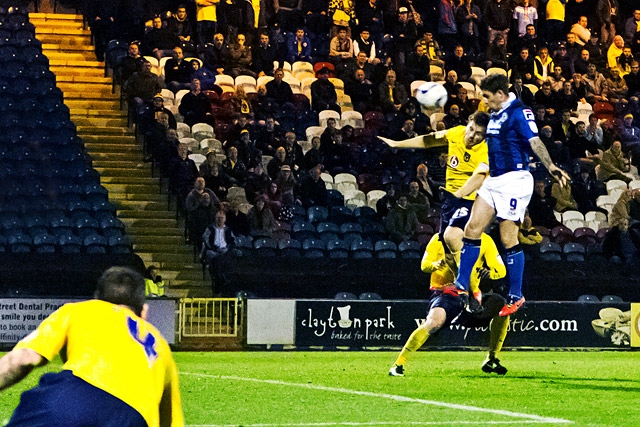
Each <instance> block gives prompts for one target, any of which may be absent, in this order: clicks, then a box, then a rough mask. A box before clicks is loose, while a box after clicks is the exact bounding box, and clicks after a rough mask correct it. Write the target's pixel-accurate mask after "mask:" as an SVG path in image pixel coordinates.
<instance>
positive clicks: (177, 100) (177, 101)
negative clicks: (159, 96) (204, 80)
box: [173, 89, 189, 107]
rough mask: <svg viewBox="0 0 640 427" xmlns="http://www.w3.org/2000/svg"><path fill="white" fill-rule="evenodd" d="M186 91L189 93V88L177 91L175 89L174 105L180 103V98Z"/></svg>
mask: <svg viewBox="0 0 640 427" xmlns="http://www.w3.org/2000/svg"><path fill="white" fill-rule="evenodd" d="M188 93H189V89H180V90H179V91H177V92H176V97H175V101H173V105H175V106H176V107H178V106H180V103H181V102H182V98H183V97H184V96H185V95H186V94H188Z"/></svg>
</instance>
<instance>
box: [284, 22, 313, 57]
mask: <svg viewBox="0 0 640 427" xmlns="http://www.w3.org/2000/svg"><path fill="white" fill-rule="evenodd" d="M311 53H312V48H311V39H309V37H307V35H306V34H305V31H304V29H303V28H298V29H297V30H296V34H295V36H293V37H291V38H289V40H288V41H287V61H288V62H289V63H291V64H293V63H294V62H297V61H305V62H311V60H312V58H311Z"/></svg>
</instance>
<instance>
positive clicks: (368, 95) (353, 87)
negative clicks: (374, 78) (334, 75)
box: [344, 69, 378, 115]
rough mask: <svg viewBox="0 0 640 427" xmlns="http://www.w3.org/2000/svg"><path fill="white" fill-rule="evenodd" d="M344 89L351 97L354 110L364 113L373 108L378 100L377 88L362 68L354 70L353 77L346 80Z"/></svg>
mask: <svg viewBox="0 0 640 427" xmlns="http://www.w3.org/2000/svg"><path fill="white" fill-rule="evenodd" d="M344 90H345V93H346V94H347V95H349V97H351V103H352V104H353V109H354V110H356V111H358V112H360V113H361V114H363V115H364V113H366V112H367V111H370V110H372V109H374V106H375V105H376V103H377V100H378V90H377V89H376V87H375V86H374V85H373V83H371V81H370V80H367V78H366V76H365V71H364V70H362V69H357V70H355V71H354V78H353V79H349V80H347V82H346V83H345V88H344Z"/></svg>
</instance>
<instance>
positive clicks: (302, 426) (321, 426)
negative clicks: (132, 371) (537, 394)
mask: <svg viewBox="0 0 640 427" xmlns="http://www.w3.org/2000/svg"><path fill="white" fill-rule="evenodd" d="M541 423H542V421H534V420H518V421H484V422H478V421H370V422H367V421H365V422H347V421H344V422H339V423H331V422H327V423H298V424H282V423H278V424H242V427H332V426H452V425H456V426H460V425H473V426H485V425H486V426H488V425H491V426H494V425H515V424H517V425H523V424H541ZM189 427H238V424H189Z"/></svg>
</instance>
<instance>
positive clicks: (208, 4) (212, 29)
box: [196, 0, 220, 70]
mask: <svg viewBox="0 0 640 427" xmlns="http://www.w3.org/2000/svg"><path fill="white" fill-rule="evenodd" d="M219 4H220V0H196V21H197V24H196V32H197V33H198V46H200V48H202V47H203V46H204V45H205V44H206V43H210V42H211V39H212V38H214V37H213V35H214V34H215V33H217V32H218V5H219ZM216 35H217V34H216ZM214 40H215V39H214ZM209 68H211V69H212V70H215V68H212V67H209Z"/></svg>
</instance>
